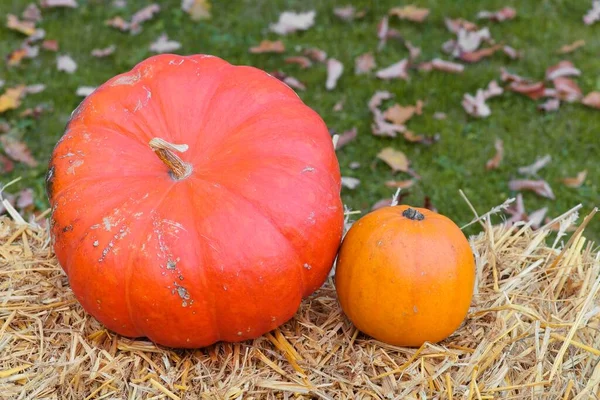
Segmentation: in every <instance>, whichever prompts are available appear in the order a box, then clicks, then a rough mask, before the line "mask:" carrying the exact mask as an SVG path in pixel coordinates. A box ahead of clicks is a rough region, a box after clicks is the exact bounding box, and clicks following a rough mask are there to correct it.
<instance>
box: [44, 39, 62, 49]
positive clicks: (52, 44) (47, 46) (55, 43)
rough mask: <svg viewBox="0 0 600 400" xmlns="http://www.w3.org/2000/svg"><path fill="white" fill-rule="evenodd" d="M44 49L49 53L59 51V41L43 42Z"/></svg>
mask: <svg viewBox="0 0 600 400" xmlns="http://www.w3.org/2000/svg"><path fill="white" fill-rule="evenodd" d="M42 48H43V49H44V50H49V51H58V41H56V40H44V41H43V42H42Z"/></svg>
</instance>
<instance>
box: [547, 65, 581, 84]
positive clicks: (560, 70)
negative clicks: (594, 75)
mask: <svg viewBox="0 0 600 400" xmlns="http://www.w3.org/2000/svg"><path fill="white" fill-rule="evenodd" d="M579 75H581V71H580V70H578V69H577V68H575V65H573V63H572V62H571V61H567V60H562V61H561V62H559V63H558V64H556V65H553V66H552V67H548V69H547V70H546V80H548V81H553V80H554V79H556V78H560V77H564V76H579Z"/></svg>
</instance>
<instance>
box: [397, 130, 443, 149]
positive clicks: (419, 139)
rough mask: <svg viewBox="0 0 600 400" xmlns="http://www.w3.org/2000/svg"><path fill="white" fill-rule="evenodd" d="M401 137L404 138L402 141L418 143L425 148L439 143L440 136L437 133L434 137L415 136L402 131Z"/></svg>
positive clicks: (409, 132)
mask: <svg viewBox="0 0 600 400" xmlns="http://www.w3.org/2000/svg"><path fill="white" fill-rule="evenodd" d="M402 136H404V139H406V140H407V141H409V142H411V143H420V144H424V145H426V146H431V145H432V144H434V143H437V142H439V141H440V135H439V134H438V133H436V134H435V135H422V134H418V135H417V134H415V133H414V132H412V131H404V132H402Z"/></svg>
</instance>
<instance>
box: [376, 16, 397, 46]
mask: <svg viewBox="0 0 600 400" xmlns="http://www.w3.org/2000/svg"><path fill="white" fill-rule="evenodd" d="M377 37H378V38H379V44H378V45H377V49H378V50H382V49H383V47H384V46H385V44H386V42H387V40H388V39H392V38H397V39H401V38H402V35H401V34H400V32H398V31H397V30H396V29H392V28H390V25H389V17H388V16H387V15H386V16H385V17H383V18H382V19H381V21H380V22H379V24H378V25H377Z"/></svg>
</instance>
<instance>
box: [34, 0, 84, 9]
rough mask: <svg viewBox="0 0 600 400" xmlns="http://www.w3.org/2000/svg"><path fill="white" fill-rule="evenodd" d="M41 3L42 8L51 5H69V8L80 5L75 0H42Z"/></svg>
mask: <svg viewBox="0 0 600 400" xmlns="http://www.w3.org/2000/svg"><path fill="white" fill-rule="evenodd" d="M40 5H41V6H42V8H50V7H69V8H77V7H78V6H79V5H78V4H77V1H75V0H41V1H40Z"/></svg>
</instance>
